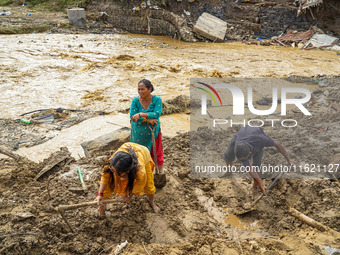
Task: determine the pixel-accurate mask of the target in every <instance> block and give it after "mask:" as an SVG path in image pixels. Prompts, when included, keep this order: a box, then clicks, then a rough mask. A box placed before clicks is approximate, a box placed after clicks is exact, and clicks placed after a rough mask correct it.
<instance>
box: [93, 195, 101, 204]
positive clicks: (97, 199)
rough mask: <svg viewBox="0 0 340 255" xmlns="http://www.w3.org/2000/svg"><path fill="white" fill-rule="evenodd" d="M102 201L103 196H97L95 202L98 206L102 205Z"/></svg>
mask: <svg viewBox="0 0 340 255" xmlns="http://www.w3.org/2000/svg"><path fill="white" fill-rule="evenodd" d="M102 200H103V197H102V196H97V197H96V198H95V199H94V201H93V202H97V204H98V205H100V204H101V201H102Z"/></svg>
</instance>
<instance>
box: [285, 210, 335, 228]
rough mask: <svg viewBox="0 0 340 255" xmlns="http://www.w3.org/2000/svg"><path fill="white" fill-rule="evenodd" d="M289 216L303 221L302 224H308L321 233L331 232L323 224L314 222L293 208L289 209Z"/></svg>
mask: <svg viewBox="0 0 340 255" xmlns="http://www.w3.org/2000/svg"><path fill="white" fill-rule="evenodd" d="M288 213H289V215H291V216H293V217H295V218H297V219H298V220H301V221H302V222H304V223H306V224H307V225H309V226H311V227H313V228H316V229H318V230H320V231H321V232H325V231H326V230H329V228H328V227H327V226H325V225H323V224H322V223H320V222H318V221H316V220H313V219H312V218H310V217H308V216H307V215H305V214H303V213H302V212H299V211H298V210H296V209H294V208H293V207H289V211H288Z"/></svg>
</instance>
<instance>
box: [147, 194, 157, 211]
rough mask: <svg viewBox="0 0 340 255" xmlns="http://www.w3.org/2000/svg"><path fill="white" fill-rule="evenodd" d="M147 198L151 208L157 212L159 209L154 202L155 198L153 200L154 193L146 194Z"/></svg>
mask: <svg viewBox="0 0 340 255" xmlns="http://www.w3.org/2000/svg"><path fill="white" fill-rule="evenodd" d="M148 200H149V203H150V206H151V208H152V209H153V211H154V212H155V213H158V212H159V211H160V209H159V207H158V206H157V205H156V204H155V200H154V195H153V194H152V195H149V194H148Z"/></svg>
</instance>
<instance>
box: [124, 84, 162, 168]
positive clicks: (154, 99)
mask: <svg viewBox="0 0 340 255" xmlns="http://www.w3.org/2000/svg"><path fill="white" fill-rule="evenodd" d="M153 90H154V88H153V85H152V83H151V82H150V81H149V80H147V79H143V80H141V81H140V82H139V83H138V94H139V96H137V97H135V98H134V99H132V103H131V108H130V118H131V120H132V122H131V137H130V142H134V143H138V144H141V145H144V146H146V147H147V148H148V149H149V151H150V152H151V155H152V154H153V150H152V136H151V130H150V129H149V127H148V123H149V125H150V126H151V127H152V128H153V127H155V125H156V128H155V131H154V132H155V139H156V154H157V165H158V168H159V171H160V172H161V173H162V172H163V164H164V155H163V146H162V137H161V129H160V126H161V125H160V124H161V123H160V121H159V117H160V116H161V113H162V109H163V104H162V99H161V98H160V97H159V96H156V95H152V94H151V93H152V92H153ZM152 156H153V155H152Z"/></svg>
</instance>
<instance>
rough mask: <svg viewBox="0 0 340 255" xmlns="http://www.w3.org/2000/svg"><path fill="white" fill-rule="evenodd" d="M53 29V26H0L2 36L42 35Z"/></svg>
mask: <svg viewBox="0 0 340 255" xmlns="http://www.w3.org/2000/svg"><path fill="white" fill-rule="evenodd" d="M51 28H52V25H48V24H41V25H21V26H0V34H28V33H33V32H35V33H42V32H45V31H47V30H49V29H51Z"/></svg>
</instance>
